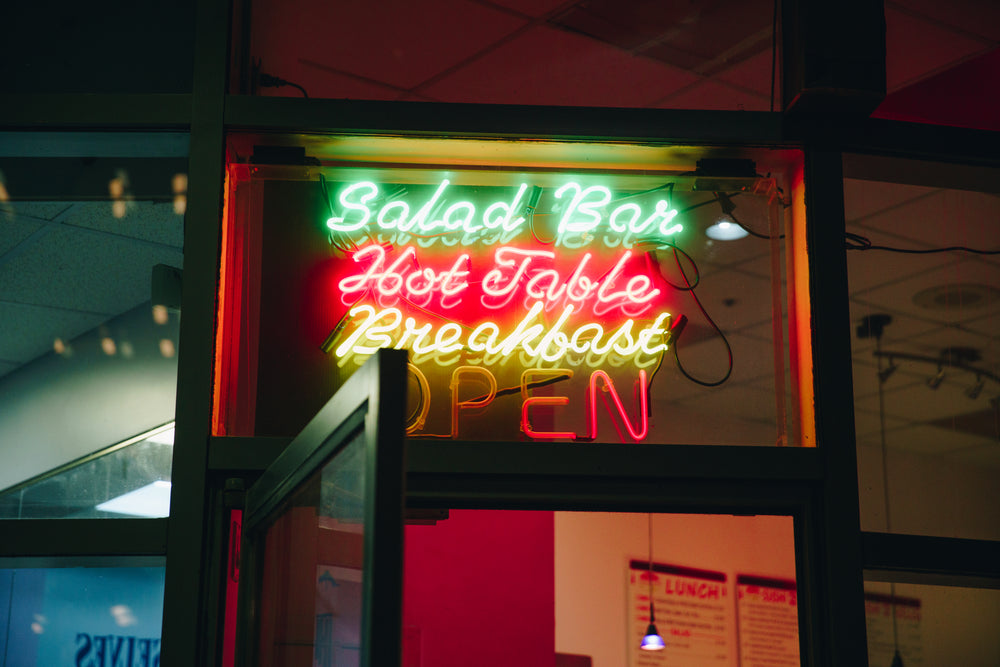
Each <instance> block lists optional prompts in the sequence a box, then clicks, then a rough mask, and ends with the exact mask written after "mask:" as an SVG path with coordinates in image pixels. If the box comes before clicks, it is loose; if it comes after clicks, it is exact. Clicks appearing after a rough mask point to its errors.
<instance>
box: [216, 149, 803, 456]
mask: <svg viewBox="0 0 1000 667" xmlns="http://www.w3.org/2000/svg"><path fill="white" fill-rule="evenodd" d="M259 140H260V139H258V138H255V137H253V136H240V137H234V138H233V139H232V141H231V151H230V156H231V160H232V161H231V163H230V170H229V193H228V194H229V196H228V208H227V215H226V225H227V231H226V236H225V241H224V251H223V252H224V254H225V259H224V265H225V266H226V277H225V278H224V283H223V290H224V291H223V294H222V297H221V299H220V307H221V309H222V311H221V317H220V322H221V323H222V327H223V329H222V331H221V333H220V336H219V343H218V348H217V349H218V353H219V355H220V362H219V364H218V369H219V372H220V376H219V378H220V381H219V382H218V383H217V386H218V391H219V394H218V396H217V406H216V409H217V414H216V419H217V421H216V427H215V428H216V432H217V433H218V434H220V435H221V434H226V435H247V434H256V435H291V434H294V433H296V432H297V431H298V429H299V428H301V426H302V425H303V424H305V422H306V421H307V420H308V418H310V417H311V416H312V415H313V414H314V413H315V412H316V410H318V408H319V406H320V405H322V403H323V402H324V401H325V400H326V398H327V397H328V396H330V395H332V394H333V391H334V390H335V389H336V388H337V387H338V386H339V385H340V383H341V382H342V381H343V379H344V378H346V377H347V376H348V375H350V374H351V373H352V372H353V371H354V369H356V368H358V367H359V366H360V364H361V363H362V362H363V361H364V359H366V358H367V357H368V356H369V355H370V354H371V353H372V352H373V351H374V350H375V349H377V348H378V347H397V348H405V349H408V350H410V353H411V377H410V384H411V387H410V392H409V395H410V396H411V397H412V399H411V417H410V421H409V423H408V432H409V435H410V437H413V438H453V439H469V440H474V439H487V440H519V439H534V440H599V441H622V442H654V443H676V444H739V445H774V444H776V443H777V444H779V445H785V444H791V445H801V444H805V443H807V442H808V441H809V438H808V437H804V436H803V435H802V434H803V433H806V432H808V430H809V427H808V425H804V424H802V421H803V420H801V419H800V418H799V413H798V410H797V406H798V404H799V401H800V399H801V397H800V396H799V392H798V387H799V386H800V385H801V384H803V383H800V382H799V378H800V369H801V367H802V364H801V360H799V359H796V358H792V357H790V356H789V348H790V345H789V340H790V339H791V338H792V337H794V336H796V335H799V334H798V326H797V324H796V322H798V321H799V320H800V319H801V316H800V317H791V318H789V316H788V312H789V309H788V303H789V299H788V296H787V294H786V290H787V285H788V281H786V279H785V274H786V273H787V272H788V269H786V263H787V264H788V265H789V266H791V267H792V269H791V270H792V271H795V270H798V269H797V268H795V267H794V262H796V261H797V260H798V257H797V256H795V253H787V252H786V251H785V248H786V247H787V244H786V240H785V230H786V229H790V228H791V226H792V219H793V217H794V214H793V212H792V207H791V205H790V203H791V199H792V190H793V188H792V185H791V183H792V177H793V175H794V174H795V173H796V169H797V165H798V156H797V154H796V153H795V152H794V151H766V150H758V151H753V152H744V153H741V154H740V157H739V158H735V157H729V158H721V157H720V158H718V159H716V158H714V157H713V154H712V153H710V152H709V151H706V150H701V149H693V148H690V147H648V146H642V147H640V146H616V145H599V144H589V145H588V144H571V143H566V144H559V143H555V142H537V143H535V142H522V143H515V142H503V141H492V142H491V141H476V142H473V141H468V142H467V141H453V142H449V141H443V140H430V139H429V140H420V139H399V138H380V137H370V138H361V137H329V138H322V137H306V138H301V139H294V140H292V142H293V143H294V142H299V144H300V146H301V147H302V148H303V149H304V151H305V155H307V156H308V157H305V158H303V157H302V156H301V155H300V157H299V158H298V160H299V165H298V166H296V165H294V164H289V163H288V162H287V161H286V162H284V163H282V164H274V163H273V159H274V157H273V156H274V155H276V154H277V155H280V151H276V150H273V148H268V147H267V146H263V147H262V146H260V145H258V144H257V141H259ZM269 141H270V142H271V143H273V140H269ZM265 155H266V156H268V157H267V158H266V161H267V163H265V158H264V156H265ZM286 155H287V154H286ZM401 163H403V164H401ZM258 323H259V325H258ZM800 347H801V346H800ZM806 349H808V346H806ZM806 367H808V365H807V364H806Z"/></svg>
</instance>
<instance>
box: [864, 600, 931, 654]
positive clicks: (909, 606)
mask: <svg viewBox="0 0 1000 667" xmlns="http://www.w3.org/2000/svg"><path fill="white" fill-rule="evenodd" d="M893 612H895V615H896V629H895V633H894V632H893V627H892V617H893ZM920 615H921V609H920V600H918V599H916V598H907V597H900V596H898V595H897V596H893V595H885V594H881V593H869V592H867V591H866V592H865V624H866V625H867V627H868V664H869V665H888V664H891V663H892V658H893V655H894V654H895V652H896V647H897V646H898V647H899V654H900V656H901V657H902V658H903V664H904V665H906V667H915V666H919V665H922V664H924V652H923V645H922V644H921V641H920Z"/></svg>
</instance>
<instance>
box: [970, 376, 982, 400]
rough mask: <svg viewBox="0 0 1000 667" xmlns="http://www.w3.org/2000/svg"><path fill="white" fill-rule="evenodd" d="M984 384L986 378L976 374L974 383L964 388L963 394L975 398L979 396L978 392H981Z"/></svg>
mask: <svg viewBox="0 0 1000 667" xmlns="http://www.w3.org/2000/svg"><path fill="white" fill-rule="evenodd" d="M985 386H986V380H984V379H983V378H982V376H981V375H977V376H976V384H974V385H972V386H971V387H969V388H968V389H966V390H965V395H966V396H968V397H969V398H971V399H972V400H976V399H977V398H979V394H981V393H983V387H985Z"/></svg>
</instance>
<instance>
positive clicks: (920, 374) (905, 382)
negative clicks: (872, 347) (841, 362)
mask: <svg viewBox="0 0 1000 667" xmlns="http://www.w3.org/2000/svg"><path fill="white" fill-rule="evenodd" d="M894 349H895V348H894ZM893 363H895V364H896V365H897V366H898V368H897V369H896V371H895V372H893V373H892V375H890V376H889V378H888V380H887V382H886V386H888V384H889V382H891V383H892V387H893V388H895V389H896V390H899V389H901V388H902V387H906V386H914V385H918V384H923V383H924V381H925V380H926V379H927V378H928V376H929V375H930V374H931V373H933V371H934V369H933V368H929V369H928V368H926V367H922V366H920V365H918V364H915V363H907V362H905V361H903V360H897V359H893ZM888 366H889V361H888V360H885V361H883V362H882V367H883V368H887V367H888ZM851 370H852V381H853V385H854V400H855V405H858V404H860V403H864V404H865V405H866V406H867V405H868V403H867V399H870V398H875V399H876V401H875V403H874V408H873V409H876V410H877V409H878V402H877V398H878V366H877V365H876V357H875V356H874V355H871V354H862V355H858V356H857V357H855V358H854V359H853V360H852V363H851Z"/></svg>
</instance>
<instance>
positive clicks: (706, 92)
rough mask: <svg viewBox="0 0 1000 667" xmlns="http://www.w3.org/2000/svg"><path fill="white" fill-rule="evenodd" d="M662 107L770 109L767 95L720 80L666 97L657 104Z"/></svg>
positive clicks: (697, 85)
mask: <svg viewBox="0 0 1000 667" xmlns="http://www.w3.org/2000/svg"><path fill="white" fill-rule="evenodd" d="M656 106H657V107H658V108H660V109H706V110H713V111H768V110H770V108H771V104H770V102H769V101H768V99H767V97H766V96H760V95H755V94H753V93H750V92H747V91H744V90H738V89H736V88H733V87H732V86H730V85H727V84H725V83H720V82H718V81H711V80H709V81H702V82H701V83H698V84H695V85H693V86H691V87H690V88H685V89H684V90H682V91H680V92H679V93H677V94H676V95H671V96H669V97H666V98H665V99H663V100H662V101H660V102H659V103H657V105H656Z"/></svg>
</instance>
